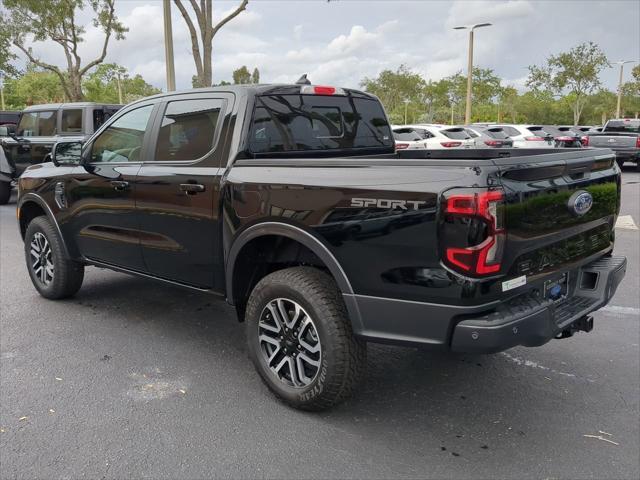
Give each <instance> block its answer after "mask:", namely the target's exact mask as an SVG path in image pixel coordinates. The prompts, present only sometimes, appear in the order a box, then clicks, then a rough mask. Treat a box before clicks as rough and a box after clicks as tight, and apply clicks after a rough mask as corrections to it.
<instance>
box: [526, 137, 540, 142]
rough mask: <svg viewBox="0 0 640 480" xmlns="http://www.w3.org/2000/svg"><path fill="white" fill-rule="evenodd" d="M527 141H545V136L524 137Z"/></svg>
mask: <svg viewBox="0 0 640 480" xmlns="http://www.w3.org/2000/svg"><path fill="white" fill-rule="evenodd" d="M524 139H525V140H526V141H527V142H544V138H543V137H524Z"/></svg>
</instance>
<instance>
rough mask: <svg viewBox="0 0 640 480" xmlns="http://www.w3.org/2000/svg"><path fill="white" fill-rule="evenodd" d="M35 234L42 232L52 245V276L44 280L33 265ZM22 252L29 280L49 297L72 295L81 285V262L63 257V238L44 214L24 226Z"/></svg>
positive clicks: (55, 298)
mask: <svg viewBox="0 0 640 480" xmlns="http://www.w3.org/2000/svg"><path fill="white" fill-rule="evenodd" d="M37 234H41V235H44V237H45V238H46V240H47V242H48V244H49V246H50V249H51V255H50V257H51V263H52V264H53V278H52V279H51V281H50V282H49V283H47V284H45V283H44V282H43V281H42V280H41V279H40V277H39V276H38V275H37V274H36V272H35V270H34V267H33V256H32V253H31V250H32V245H31V244H32V242H33V240H34V237H35V236H36V235H37ZM24 253H25V259H26V262H27V270H28V272H29V276H30V277H31V282H32V283H33V286H34V287H35V288H36V290H37V291H38V293H40V295H42V296H43V297H45V298H48V299H51V300H58V299H62V298H67V297H71V296H72V295H74V294H75V293H76V292H77V291H78V290H79V289H80V287H81V286H82V280H83V279H84V265H82V264H81V263H78V262H75V261H73V260H70V259H68V258H67V257H66V255H65V252H64V248H63V244H62V239H61V238H60V235H59V234H58V231H57V230H56V228H55V227H54V226H53V225H52V224H51V222H50V221H49V219H47V217H44V216H40V217H36V218H34V219H33V220H32V221H31V222H30V223H29V225H28V226H27V231H26V233H25V236H24Z"/></svg>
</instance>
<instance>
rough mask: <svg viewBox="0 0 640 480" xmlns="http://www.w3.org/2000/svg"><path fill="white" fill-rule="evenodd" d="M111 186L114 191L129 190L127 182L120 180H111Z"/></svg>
mask: <svg viewBox="0 0 640 480" xmlns="http://www.w3.org/2000/svg"><path fill="white" fill-rule="evenodd" d="M111 185H113V188H114V190H118V191H119V192H121V191H123V190H126V189H127V188H129V182H125V181H122V180H111Z"/></svg>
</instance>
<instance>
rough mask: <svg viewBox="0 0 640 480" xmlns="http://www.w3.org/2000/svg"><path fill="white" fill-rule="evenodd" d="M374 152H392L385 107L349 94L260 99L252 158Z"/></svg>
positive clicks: (251, 138) (253, 125) (251, 144)
mask: <svg viewBox="0 0 640 480" xmlns="http://www.w3.org/2000/svg"><path fill="white" fill-rule="evenodd" d="M376 149H377V150H379V151H380V153H393V149H394V139H393V135H392V132H391V128H390V126H389V124H388V122H387V119H386V116H385V114H384V111H383V109H382V106H381V105H380V103H379V102H378V101H377V100H375V99H373V98H368V97H364V96H358V95H353V94H351V93H346V94H345V95H307V94H290V93H287V94H282V95H277V94H270V95H262V96H258V97H256V105H255V108H254V112H253V119H252V122H251V129H250V132H249V150H250V152H251V153H252V154H254V155H263V156H264V155H267V154H278V153H288V152H298V153H305V152H306V153H321V152H327V153H330V152H332V153H334V154H339V153H342V154H347V155H348V154H354V153H356V152H355V151H357V150H360V151H363V150H366V151H371V150H376ZM354 150H355V151H354Z"/></svg>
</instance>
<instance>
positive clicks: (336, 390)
mask: <svg viewBox="0 0 640 480" xmlns="http://www.w3.org/2000/svg"><path fill="white" fill-rule="evenodd" d="M278 298H285V299H291V300H292V301H294V302H296V303H298V304H299V305H300V306H301V307H302V308H303V309H304V310H305V311H306V312H307V313H308V315H309V316H310V317H311V318H312V319H313V322H314V324H315V328H316V330H317V333H318V338H319V341H320V344H321V347H322V356H321V362H320V367H319V370H318V373H317V375H316V376H315V378H314V379H313V380H312V381H311V383H310V384H308V385H306V386H304V387H293V386H290V385H287V384H285V383H284V382H283V381H282V380H281V379H280V378H278V376H277V375H276V374H275V373H274V372H273V370H272V369H271V368H270V367H269V365H268V364H267V360H266V359H265V358H264V355H263V351H262V348H261V346H260V341H259V330H260V329H259V321H260V317H261V315H262V312H263V310H264V309H265V307H266V306H267V304H268V303H269V302H271V301H273V300H274V299H278ZM245 321H246V329H247V341H248V347H249V356H250V357H251V360H252V361H253V363H254V365H255V367H256V370H257V371H258V373H259V374H260V376H261V378H262V380H263V381H264V382H265V384H266V385H267V386H268V387H269V389H270V390H271V391H272V392H273V393H275V395H276V396H277V397H279V398H280V399H281V400H283V401H284V402H285V403H287V404H289V405H290V406H292V407H294V408H298V409H302V410H309V411H320V410H326V409H328V408H331V407H333V406H334V405H336V404H338V403H340V402H342V401H344V400H346V399H347V398H348V397H350V396H351V394H352V393H353V391H354V389H355V387H356V386H357V385H358V383H359V382H360V380H361V378H362V377H363V374H364V370H365V367H366V357H367V354H366V343H365V342H364V341H363V340H361V339H359V338H357V337H356V336H355V335H354V334H353V330H352V328H351V323H350V322H349V318H348V315H347V311H346V307H345V305H344V301H343V299H342V294H341V293H340V291H339V290H338V287H337V285H336V283H335V281H334V280H333V278H331V277H330V276H329V275H327V274H326V273H324V272H323V271H321V270H319V269H316V268H312V267H293V268H287V269H285V270H279V271H276V272H274V273H271V274H269V275H267V276H266V277H264V278H263V279H262V280H260V282H258V284H257V285H256V286H255V288H254V289H253V291H252V292H251V295H250V297H249V301H248V304H247V308H246V314H245Z"/></svg>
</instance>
